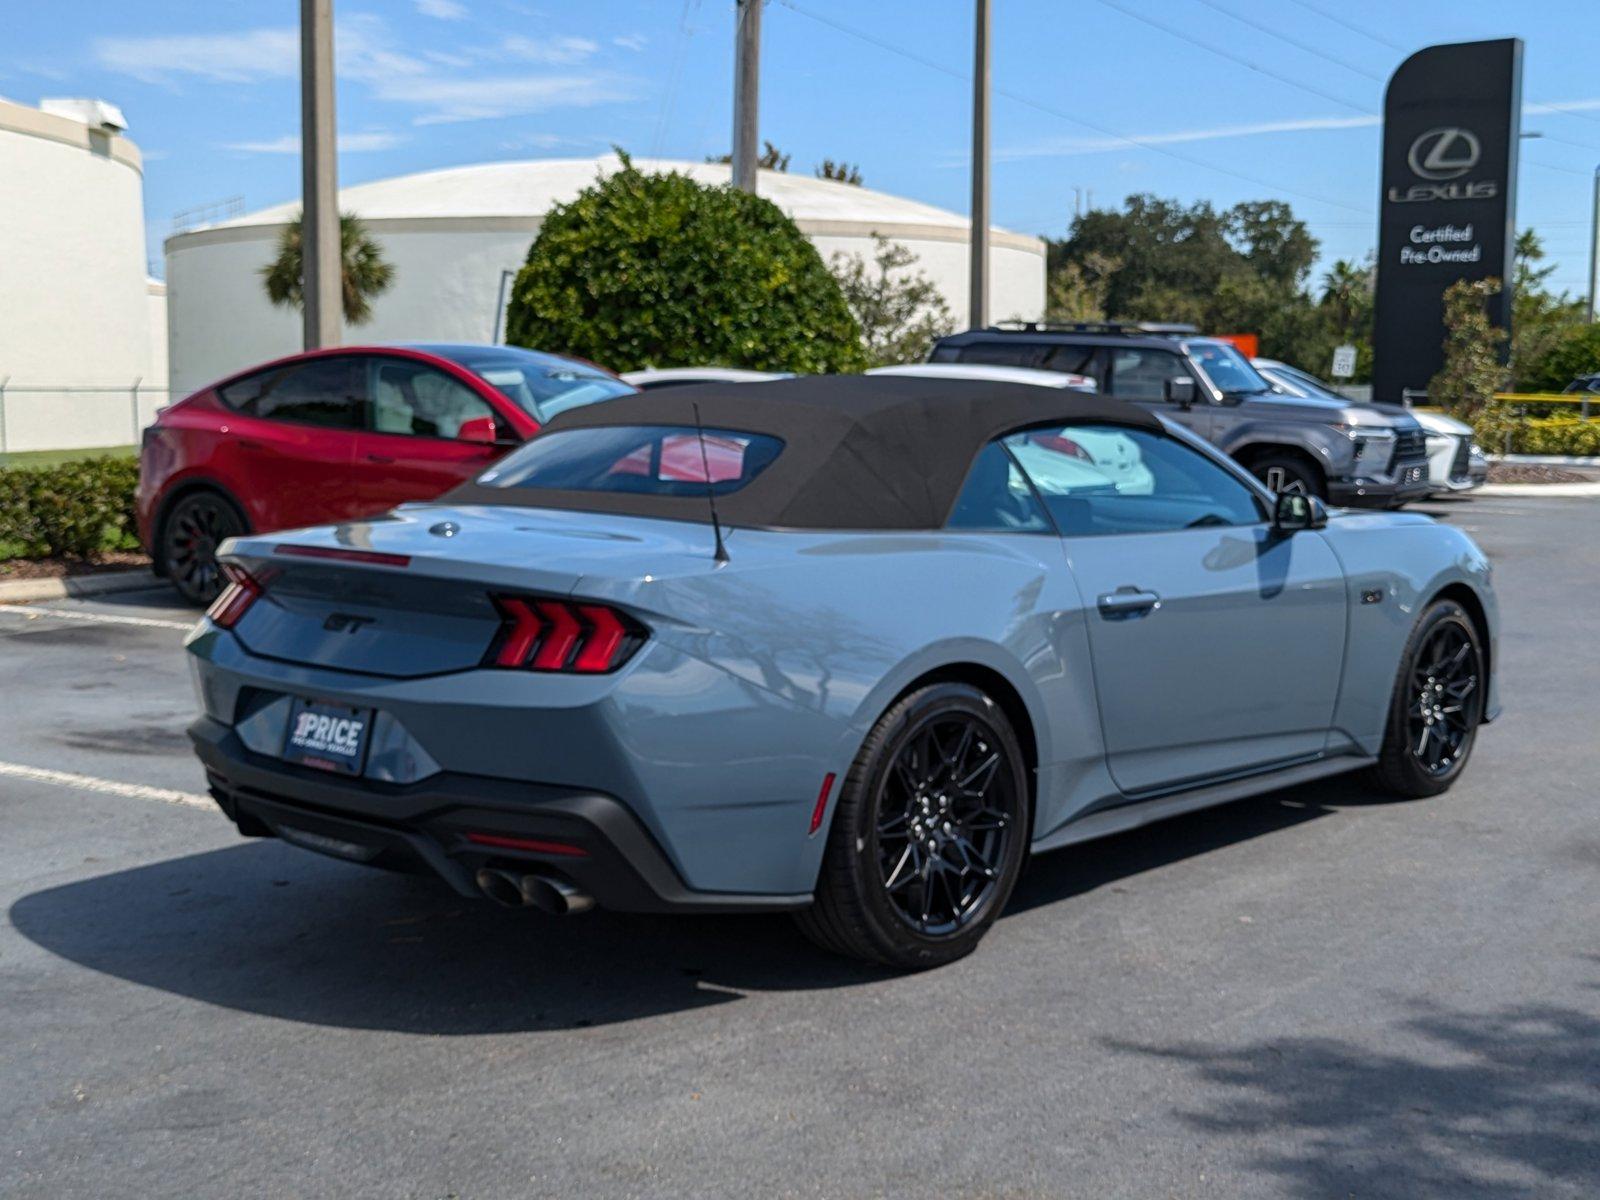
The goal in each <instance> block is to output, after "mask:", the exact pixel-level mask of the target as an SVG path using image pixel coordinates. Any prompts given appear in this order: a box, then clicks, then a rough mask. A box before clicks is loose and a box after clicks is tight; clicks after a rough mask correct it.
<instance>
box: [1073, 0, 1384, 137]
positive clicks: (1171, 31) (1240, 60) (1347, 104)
mask: <svg viewBox="0 0 1600 1200" xmlns="http://www.w3.org/2000/svg"><path fill="white" fill-rule="evenodd" d="M1098 2H1099V3H1100V4H1103V5H1104V6H1105V7H1106V8H1109V9H1113V10H1115V11H1116V12H1119V13H1121V14H1122V15H1123V16H1125V17H1131V18H1132V19H1133V20H1135V21H1142V22H1144V23H1145V24H1146V25H1149V26H1150V27H1151V28H1152V29H1159V30H1160V31H1161V32H1162V33H1165V34H1167V35H1168V36H1170V37H1175V38H1177V39H1178V40H1179V41H1181V42H1186V43H1188V44H1189V45H1191V46H1199V47H1200V49H1202V50H1207V51H1209V52H1210V53H1212V54H1215V55H1216V56H1217V57H1218V58H1225V59H1227V60H1228V61H1229V62H1231V63H1237V64H1238V65H1239V66H1241V67H1244V68H1246V69H1247V70H1251V71H1254V72H1256V74H1258V75H1265V76H1266V77H1267V78H1268V79H1276V80H1277V81H1278V82H1279V83H1284V84H1288V85H1289V86H1290V87H1292V88H1299V89H1300V90H1301V91H1302V92H1306V93H1309V94H1310V95H1313V96H1318V97H1321V98H1322V99H1323V100H1330V101H1332V102H1333V103H1334V104H1338V105H1341V106H1342V107H1344V108H1348V109H1352V110H1354V111H1355V112H1358V113H1364V114H1366V115H1367V116H1371V115H1372V110H1371V109H1368V108H1363V107H1362V106H1361V105H1359V104H1355V103H1352V102H1351V101H1349V100H1346V99H1344V98H1343V97H1342V96H1335V95H1334V94H1333V93H1332V92H1325V91H1323V90H1322V89H1321V88H1315V87H1312V86H1311V85H1310V84H1308V83H1302V82H1301V81H1300V80H1298V79H1296V78H1294V77H1293V76H1292V75H1281V74H1279V73H1278V72H1277V71H1274V70H1272V69H1271V68H1269V67H1263V66H1260V65H1259V64H1257V63H1253V62H1251V61H1250V60H1249V59H1248V58H1245V57H1243V56H1242V55H1239V54H1235V53H1234V52H1233V51H1232V50H1228V49H1225V48H1224V47H1222V46H1215V45H1212V44H1211V43H1210V42H1207V41H1202V40H1201V39H1200V38H1197V37H1195V36H1194V35H1193V34H1191V33H1185V32H1183V30H1181V29H1175V28H1173V27H1172V26H1171V25H1168V24H1166V23H1165V22H1164V21H1158V20H1156V19H1155V18H1154V17H1148V16H1146V15H1145V14H1144V13H1142V12H1139V11H1138V10H1137V9H1133V8H1129V7H1128V6H1127V5H1125V4H1119V3H1118V2H1117V0H1098Z"/></svg>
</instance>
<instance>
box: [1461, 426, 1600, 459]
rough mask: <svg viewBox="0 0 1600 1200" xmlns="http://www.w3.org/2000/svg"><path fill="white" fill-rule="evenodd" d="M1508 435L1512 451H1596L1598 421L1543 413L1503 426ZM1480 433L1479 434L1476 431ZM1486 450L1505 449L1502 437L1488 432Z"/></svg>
mask: <svg viewBox="0 0 1600 1200" xmlns="http://www.w3.org/2000/svg"><path fill="white" fill-rule="evenodd" d="M1504 428H1505V429H1506V431H1507V432H1509V433H1510V435H1511V446H1510V451H1509V452H1510V453H1512V454H1564V455H1579V456H1588V455H1600V421H1584V420H1581V419H1580V418H1578V417H1547V418H1544V419H1543V420H1527V421H1519V422H1516V423H1514V424H1509V425H1506V426H1504ZM1480 436H1481V434H1480ZM1484 449H1485V450H1487V451H1488V452H1489V453H1490V454H1501V453H1506V452H1507V451H1506V447H1505V438H1504V435H1501V436H1500V437H1499V438H1495V437H1493V436H1491V439H1490V441H1488V442H1485V443H1484Z"/></svg>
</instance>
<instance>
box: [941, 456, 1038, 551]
mask: <svg viewBox="0 0 1600 1200" xmlns="http://www.w3.org/2000/svg"><path fill="white" fill-rule="evenodd" d="M945 528H947V529H965V530H986V531H988V532H991V533H1049V532H1051V526H1050V520H1049V518H1048V517H1046V516H1045V514H1044V510H1043V509H1042V508H1040V506H1039V498H1038V497H1037V496H1035V495H1034V494H1033V489H1032V488H1031V487H1029V486H1028V481H1027V479H1026V478H1024V477H1023V474H1022V470H1021V468H1019V467H1018V466H1017V464H1016V463H1015V462H1014V461H1013V460H1012V458H1011V455H1009V454H1007V453H1006V451H1005V449H1004V447H1002V446H1001V445H1000V443H999V442H990V443H989V444H988V445H987V446H985V447H984V448H983V450H982V451H980V452H979V454H978V457H977V458H976V459H974V460H973V463H972V470H971V471H969V472H968V473H967V481H966V483H964V484H963V485H962V486H961V494H960V495H959V496H957V497H956V503H955V507H954V508H952V509H951V510H950V519H949V520H948V521H946V522H945Z"/></svg>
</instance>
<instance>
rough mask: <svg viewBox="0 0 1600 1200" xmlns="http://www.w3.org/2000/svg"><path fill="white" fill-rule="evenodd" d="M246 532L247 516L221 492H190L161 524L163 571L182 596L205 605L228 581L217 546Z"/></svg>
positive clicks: (175, 505)
mask: <svg viewBox="0 0 1600 1200" xmlns="http://www.w3.org/2000/svg"><path fill="white" fill-rule="evenodd" d="M245 532H247V529H246V527H245V521H244V518H243V517H242V516H240V515H239V510H238V509H237V508H235V507H234V506H233V502H232V501H231V500H229V499H228V498H227V497H226V496H224V495H223V494H222V493H221V492H216V491H211V490H209V489H208V490H206V491H200V492H190V493H189V494H188V495H187V496H185V497H183V498H182V499H181V500H179V501H178V502H177V503H176V504H174V505H173V506H172V511H171V512H169V513H168V514H167V516H166V519H165V520H164V521H162V523H161V537H160V541H159V544H158V545H157V548H156V552H157V554H159V555H160V558H161V570H162V573H163V574H165V575H166V577H167V578H168V579H170V580H171V581H172V586H173V587H175V588H177V589H178V594H179V595H180V596H182V597H183V598H184V599H185V600H187V601H188V602H189V603H190V604H193V605H197V606H199V607H202V608H203V607H205V606H206V605H207V604H210V603H211V602H212V601H213V600H215V599H216V598H217V593H218V592H220V591H222V587H223V583H224V580H223V578H222V572H221V571H220V570H219V569H218V567H217V547H218V546H219V545H221V544H222V543H223V542H224V541H226V540H227V539H228V538H231V537H238V536H239V535H240V534H242V533H245Z"/></svg>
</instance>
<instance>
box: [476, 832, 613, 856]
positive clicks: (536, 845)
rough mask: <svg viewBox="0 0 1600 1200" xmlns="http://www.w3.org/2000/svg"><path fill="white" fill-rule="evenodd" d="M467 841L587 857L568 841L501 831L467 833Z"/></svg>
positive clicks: (586, 854)
mask: <svg viewBox="0 0 1600 1200" xmlns="http://www.w3.org/2000/svg"><path fill="white" fill-rule="evenodd" d="M467 841H469V842H471V843H472V844H473V845H475V846H494V847H497V848H499V849H501V850H526V851H528V852H529V853H530V854H560V855H563V856H565V857H567V858H588V857H589V852H588V851H587V850H585V849H584V848H583V847H582V846H574V845H572V844H571V843H570V842H552V841H547V840H546V839H544V838H525V837H508V836H507V835H505V834H503V833H468V834H467Z"/></svg>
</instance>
